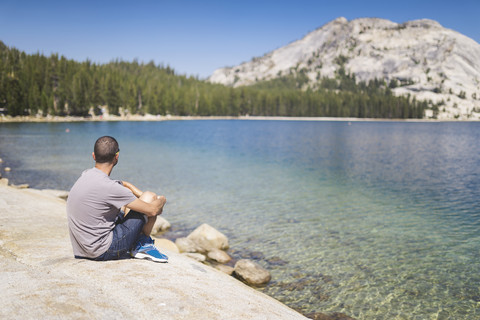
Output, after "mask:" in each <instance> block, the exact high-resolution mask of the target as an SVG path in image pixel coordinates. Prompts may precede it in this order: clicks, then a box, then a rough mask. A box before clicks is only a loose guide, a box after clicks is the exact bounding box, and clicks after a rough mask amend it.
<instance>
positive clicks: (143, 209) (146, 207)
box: [127, 196, 167, 217]
mask: <svg viewBox="0 0 480 320" xmlns="http://www.w3.org/2000/svg"><path fill="white" fill-rule="evenodd" d="M166 202H167V199H166V198H165V197H164V196H157V197H156V198H155V199H153V201H152V202H145V201H143V200H142V199H135V200H133V201H132V202H130V203H129V204H127V208H129V209H131V210H135V211H138V212H140V213H143V214H145V215H147V216H150V217H153V216H157V215H159V214H161V213H162V211H163V206H164V205H165V203H166Z"/></svg>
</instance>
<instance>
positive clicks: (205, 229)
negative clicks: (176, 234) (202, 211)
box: [187, 223, 228, 251]
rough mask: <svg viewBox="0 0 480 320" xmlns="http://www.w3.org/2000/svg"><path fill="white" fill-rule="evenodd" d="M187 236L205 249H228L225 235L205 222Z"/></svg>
mask: <svg viewBox="0 0 480 320" xmlns="http://www.w3.org/2000/svg"><path fill="white" fill-rule="evenodd" d="M187 238H188V239H190V240H192V241H193V242H195V243H196V244H197V245H198V246H200V247H202V248H203V249H204V250H205V251H211V250H213V249H222V250H225V249H228V239H227V237H226V236H225V235H224V234H223V233H221V232H220V231H218V230H216V229H215V228H213V227H211V226H210V225H208V224H206V223H204V224H202V225H201V226H199V227H198V228H197V229H195V230H194V231H193V232H192V233H190V234H189V235H188V237H187Z"/></svg>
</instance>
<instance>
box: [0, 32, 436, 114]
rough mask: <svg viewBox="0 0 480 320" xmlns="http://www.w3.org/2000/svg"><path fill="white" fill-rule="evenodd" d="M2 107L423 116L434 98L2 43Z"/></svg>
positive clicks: (349, 83)
mask: <svg viewBox="0 0 480 320" xmlns="http://www.w3.org/2000/svg"><path fill="white" fill-rule="evenodd" d="M0 57H1V60H0V108H1V110H3V113H6V114H8V115H12V116H17V115H37V114H41V115H47V114H49V115H60V116H65V115H74V116H87V115H88V113H89V110H91V109H92V110H93V111H94V112H95V113H96V114H99V113H100V112H101V108H100V107H101V106H108V110H109V113H110V114H118V113H119V111H120V108H122V109H123V110H128V112H129V113H131V114H146V113H149V114H155V115H156V114H160V115H166V114H171V115H181V116H186V115H199V116H210V115H215V116H239V115H247V114H248V115H253V116H303V117H359V118H364V117H369V118H422V117H423V115H424V110H425V109H426V108H427V103H425V102H419V101H416V100H415V99H411V98H410V97H395V96H393V95H392V93H391V91H390V88H389V87H388V84H386V83H384V82H383V81H378V80H376V81H371V82H369V83H356V81H355V78H354V76H351V75H348V74H346V73H345V71H344V69H343V68H340V72H338V74H337V76H336V79H319V82H318V85H317V86H316V87H315V88H306V87H307V86H308V84H307V82H308V81H307V78H306V75H305V74H304V73H303V72H302V70H300V71H298V72H297V71H295V70H292V72H291V73H290V74H289V75H286V76H283V77H280V78H277V79H275V80H271V81H264V82H259V83H257V84H256V85H253V86H245V87H239V88H231V87H226V86H223V85H218V84H211V83H208V82H206V81H202V80H199V79H198V78H195V77H186V76H183V75H177V74H175V72H174V70H173V69H172V68H170V67H168V66H166V67H165V66H162V65H155V64H154V63H153V62H150V63H146V64H145V63H139V62H138V61H133V62H124V61H118V60H117V61H112V62H110V63H107V64H95V63H92V62H90V61H88V60H87V61H85V62H76V61H73V60H69V59H66V58H65V57H64V56H61V57H59V56H58V54H53V55H51V56H50V57H46V56H44V55H42V54H39V53H37V54H32V55H30V54H26V53H25V52H22V51H19V50H17V49H15V48H9V47H7V46H6V45H5V44H4V43H3V42H1V41H0Z"/></svg>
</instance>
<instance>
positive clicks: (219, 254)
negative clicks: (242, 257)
mask: <svg viewBox="0 0 480 320" xmlns="http://www.w3.org/2000/svg"><path fill="white" fill-rule="evenodd" d="M207 257H208V258H209V259H212V260H215V261H217V262H218V263H227V262H229V261H230V260H232V258H231V257H230V256H229V255H228V253H226V252H225V251H222V250H219V249H213V250H211V251H209V252H208V254H207Z"/></svg>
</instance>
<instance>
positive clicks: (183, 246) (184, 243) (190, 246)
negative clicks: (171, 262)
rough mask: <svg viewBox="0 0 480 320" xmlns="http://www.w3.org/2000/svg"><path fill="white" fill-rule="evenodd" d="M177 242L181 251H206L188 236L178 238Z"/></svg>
mask: <svg viewBox="0 0 480 320" xmlns="http://www.w3.org/2000/svg"><path fill="white" fill-rule="evenodd" d="M175 244H176V245H177V247H178V250H180V252H200V253H205V250H204V249H203V248H201V247H199V246H198V245H197V244H196V243H195V242H193V241H192V240H190V239H188V238H178V239H177V240H175Z"/></svg>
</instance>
